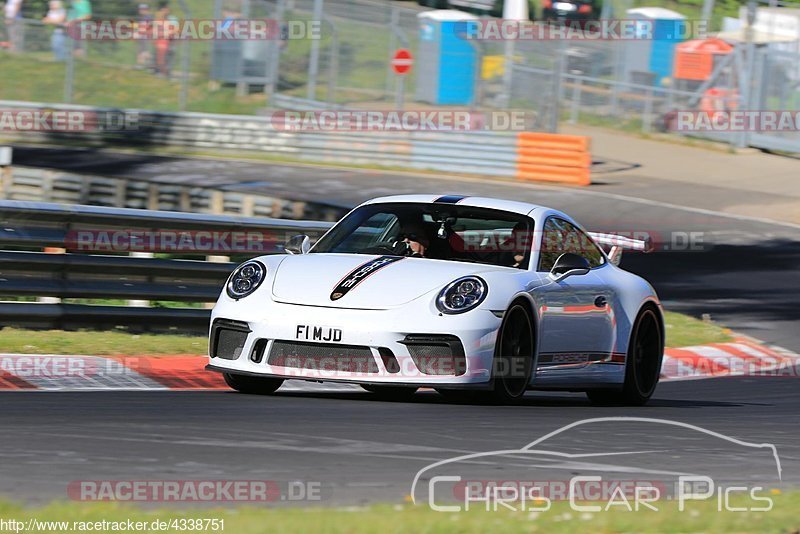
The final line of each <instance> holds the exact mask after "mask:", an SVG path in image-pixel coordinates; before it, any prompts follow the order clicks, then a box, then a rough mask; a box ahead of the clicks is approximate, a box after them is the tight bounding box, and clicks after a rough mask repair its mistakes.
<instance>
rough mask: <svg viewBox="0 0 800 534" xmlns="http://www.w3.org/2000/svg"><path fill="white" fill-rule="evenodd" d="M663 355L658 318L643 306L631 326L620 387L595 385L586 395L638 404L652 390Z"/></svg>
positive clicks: (596, 399)
mask: <svg viewBox="0 0 800 534" xmlns="http://www.w3.org/2000/svg"><path fill="white" fill-rule="evenodd" d="M663 358H664V336H663V335H662V333H661V320H660V319H659V317H658V315H657V313H656V311H655V310H654V309H653V308H651V307H647V308H645V309H644V310H642V311H641V312H639V316H638V317H637V318H636V322H635V323H634V326H633V335H632V336H631V342H630V346H629V347H628V355H627V358H626V361H625V382H624V384H623V386H622V389H614V390H610V389H595V390H590V391H587V392H586V395H587V396H588V397H589V400H590V401H592V403H594V404H600V405H627V406H642V405H644V404H645V403H647V401H648V400H650V397H651V396H652V395H653V392H654V391H655V390H656V386H657V385H658V379H659V376H660V374H661V361H662V360H663Z"/></svg>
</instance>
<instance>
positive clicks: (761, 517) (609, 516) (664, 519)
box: [0, 491, 800, 534]
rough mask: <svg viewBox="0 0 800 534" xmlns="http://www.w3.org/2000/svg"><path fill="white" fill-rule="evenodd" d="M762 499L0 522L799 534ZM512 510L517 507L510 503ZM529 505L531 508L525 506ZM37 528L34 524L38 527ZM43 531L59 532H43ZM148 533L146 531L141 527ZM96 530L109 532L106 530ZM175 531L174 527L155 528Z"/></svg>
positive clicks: (789, 503) (67, 514)
mask: <svg viewBox="0 0 800 534" xmlns="http://www.w3.org/2000/svg"><path fill="white" fill-rule="evenodd" d="M759 495H769V497H770V499H772V501H773V508H772V510H770V511H768V512H720V511H718V509H717V506H718V503H717V500H716V499H715V498H711V499H709V500H707V501H700V502H690V503H687V505H686V510H685V511H684V512H678V503H677V502H675V501H664V502H659V503H657V506H656V507H657V508H658V511H651V510H643V511H638V512H636V511H628V510H627V509H626V508H625V507H623V506H616V507H613V506H612V507H611V510H610V511H607V512H599V513H588V512H576V511H574V510H572V509H571V508H570V506H569V503H566V502H554V503H553V504H552V508H551V509H550V510H548V511H544V512H531V511H516V512H514V511H508V510H502V509H501V511H497V512H486V511H480V510H477V511H470V512H465V513H442V512H435V511H432V510H431V509H430V508H428V507H427V506H424V505H423V506H412V505H409V504H406V505H393V506H392V505H376V506H369V507H348V508H327V509H326V508H266V507H265V508H254V507H250V508H237V509H191V510H186V509H180V510H178V509H161V510H142V509H139V508H135V507H132V506H128V505H117V504H109V503H74V502H73V503H67V502H58V503H53V504H50V505H47V506H44V507H41V508H24V507H22V506H19V505H16V504H11V503H5V502H2V503H0V519H6V520H8V519H14V520H16V521H27V520H29V519H31V518H35V519H36V520H37V521H39V522H41V521H61V522H67V525H68V526H69V528H68V529H66V530H60V531H61V532H64V531H67V532H73V531H78V530H79V528H76V527H79V525H78V524H76V523H73V522H84V523H87V522H91V523H94V522H98V521H108V522H112V521H120V522H123V521H128V520H132V521H141V522H144V523H147V524H148V525H152V522H153V521H155V520H158V521H173V520H176V521H177V522H180V520H181V519H217V520H222V525H223V526H224V532H236V533H242V534H248V533H256V532H282V533H292V532H300V533H304V532H330V533H338V532H346V533H348V534H358V533H368V532H378V533H404V532H414V533H417V532H429V533H434V532H548V533H549V532H556V533H558V532H565V533H573V532H575V531H576V529H578V531H579V532H787V533H788V532H798V529H800V517H798V515H797V509H798V508H800V492H796V491H794V492H788V493H784V494H780V493H777V492H774V493H772V494H768V493H759ZM734 503H735V505H737V506H742V507H745V506H751V507H752V506H763V505H764V503H761V502H753V501H747V502H744V501H742V500H741V499H739V500H734V501H732V504H734ZM517 506H519V505H517ZM528 506H531V505H530V504H528ZM40 526H41V525H40ZM41 530H42V531H58V529H57V527H56V528H50V529H47V528H44V529H41ZM146 530H147V531H153V529H152V527H151V528H148V529H146ZM101 531H110V528H106V529H102V530H101ZM161 531H162V532H176V531H177V530H176V529H174V528H170V529H164V530H161Z"/></svg>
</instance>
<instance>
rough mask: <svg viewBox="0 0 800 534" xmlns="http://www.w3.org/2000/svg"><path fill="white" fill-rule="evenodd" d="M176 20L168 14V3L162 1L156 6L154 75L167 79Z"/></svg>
mask: <svg viewBox="0 0 800 534" xmlns="http://www.w3.org/2000/svg"><path fill="white" fill-rule="evenodd" d="M177 23H178V19H176V18H175V17H174V16H173V15H172V14H171V12H170V9H169V2H166V1H162V2H161V3H160V4H159V6H158V11H157V12H156V16H155V20H154V24H155V25H156V32H155V33H156V39H155V48H156V74H157V75H158V76H163V77H165V78H169V76H170V71H171V66H172V55H173V50H172V40H173V38H174V37H175V31H176V26H177Z"/></svg>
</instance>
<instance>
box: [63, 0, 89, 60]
mask: <svg viewBox="0 0 800 534" xmlns="http://www.w3.org/2000/svg"><path fill="white" fill-rule="evenodd" d="M91 18H92V4H91V3H90V2H89V0H71V1H70V5H69V9H68V10H67V24H80V23H81V22H83V21H84V20H89V19H91ZM74 41H75V44H74V47H73V50H74V51H75V55H76V56H80V57H83V56H85V55H86V48H84V44H83V40H81V39H75V40H74Z"/></svg>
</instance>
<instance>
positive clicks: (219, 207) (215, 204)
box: [208, 191, 225, 214]
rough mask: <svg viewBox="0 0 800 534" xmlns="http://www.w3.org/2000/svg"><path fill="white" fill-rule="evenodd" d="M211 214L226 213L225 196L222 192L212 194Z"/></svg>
mask: <svg viewBox="0 0 800 534" xmlns="http://www.w3.org/2000/svg"><path fill="white" fill-rule="evenodd" d="M208 207H209V208H210V209H211V213H215V214H220V213H224V212H225V194H224V193H223V192H222V191H212V192H211V202H209V206H208Z"/></svg>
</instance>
